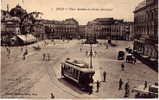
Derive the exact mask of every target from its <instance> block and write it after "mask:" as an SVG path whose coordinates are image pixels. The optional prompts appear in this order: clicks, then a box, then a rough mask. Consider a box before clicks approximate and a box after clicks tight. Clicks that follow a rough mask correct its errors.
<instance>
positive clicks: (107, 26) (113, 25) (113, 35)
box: [86, 18, 133, 40]
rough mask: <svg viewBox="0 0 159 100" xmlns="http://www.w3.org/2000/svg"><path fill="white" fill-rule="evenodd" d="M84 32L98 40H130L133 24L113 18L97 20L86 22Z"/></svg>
mask: <svg viewBox="0 0 159 100" xmlns="http://www.w3.org/2000/svg"><path fill="white" fill-rule="evenodd" d="M86 31H87V34H89V35H90V34H91V35H93V36H96V38H99V39H114V40H131V38H132V34H133V33H132V32H133V23H132V22H124V21H123V20H117V19H113V18H97V19H95V20H93V21H90V22H88V24H87V29H86Z"/></svg>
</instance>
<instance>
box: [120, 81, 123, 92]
mask: <svg viewBox="0 0 159 100" xmlns="http://www.w3.org/2000/svg"><path fill="white" fill-rule="evenodd" d="M122 85H123V81H122V79H121V78H120V80H119V90H122Z"/></svg>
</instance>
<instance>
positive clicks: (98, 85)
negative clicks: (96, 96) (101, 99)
mask: <svg viewBox="0 0 159 100" xmlns="http://www.w3.org/2000/svg"><path fill="white" fill-rule="evenodd" d="M99 87H100V82H99V81H98V80H97V91H96V92H99Z"/></svg>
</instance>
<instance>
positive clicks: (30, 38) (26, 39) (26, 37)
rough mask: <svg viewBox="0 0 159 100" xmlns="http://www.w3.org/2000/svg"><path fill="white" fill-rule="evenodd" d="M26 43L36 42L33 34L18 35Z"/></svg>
mask: <svg viewBox="0 0 159 100" xmlns="http://www.w3.org/2000/svg"><path fill="white" fill-rule="evenodd" d="M17 37H18V38H19V39H21V40H22V41H23V42H24V43H32V42H35V41H36V38H35V37H34V36H33V35H32V34H27V35H17Z"/></svg>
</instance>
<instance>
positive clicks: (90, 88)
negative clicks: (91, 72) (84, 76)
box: [89, 84, 93, 95]
mask: <svg viewBox="0 0 159 100" xmlns="http://www.w3.org/2000/svg"><path fill="white" fill-rule="evenodd" d="M92 92H93V86H92V84H90V85H89V95H90V94H92Z"/></svg>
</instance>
